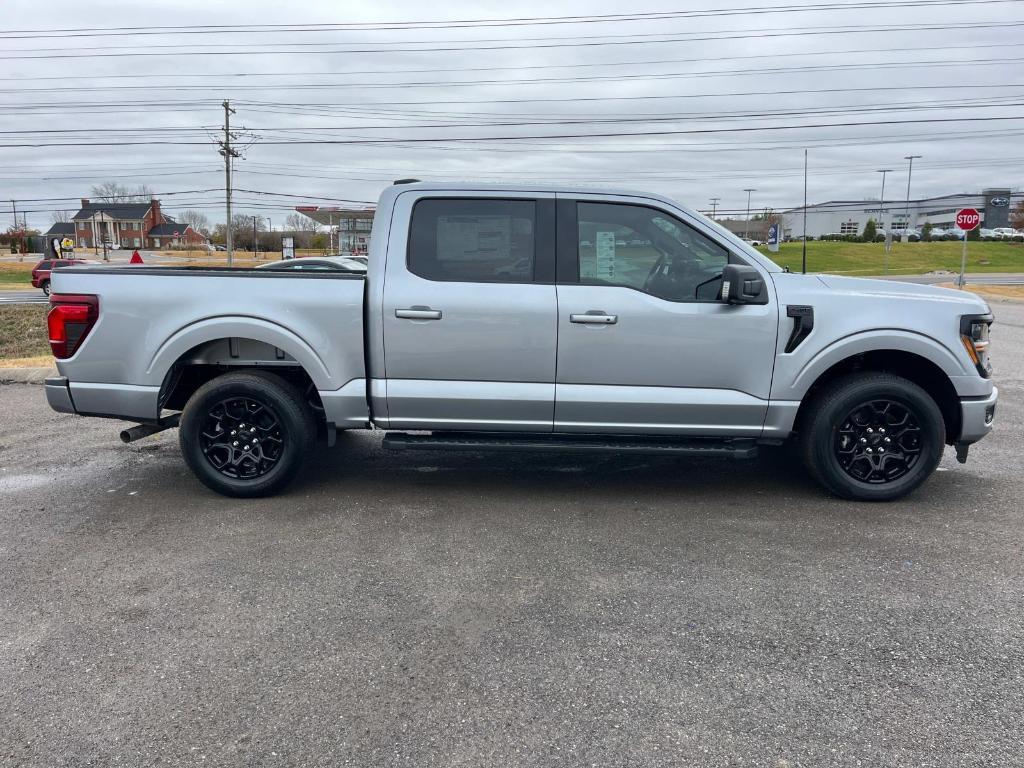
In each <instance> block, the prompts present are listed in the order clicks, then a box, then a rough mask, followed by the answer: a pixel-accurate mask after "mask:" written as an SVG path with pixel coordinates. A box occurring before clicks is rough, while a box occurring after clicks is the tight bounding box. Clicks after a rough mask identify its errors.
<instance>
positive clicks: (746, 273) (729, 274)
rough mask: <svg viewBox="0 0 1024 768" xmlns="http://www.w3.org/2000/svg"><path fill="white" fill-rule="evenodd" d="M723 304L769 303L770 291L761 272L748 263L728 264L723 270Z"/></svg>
mask: <svg viewBox="0 0 1024 768" xmlns="http://www.w3.org/2000/svg"><path fill="white" fill-rule="evenodd" d="M721 296H722V298H721V301H722V303H723V304H767V303H768V291H767V289H766V287H765V284H764V278H763V277H762V276H761V273H760V272H758V271H757V270H756V269H754V268H753V267H748V266H747V265H746V264H726V265H725V268H724V269H723V270H722V294H721Z"/></svg>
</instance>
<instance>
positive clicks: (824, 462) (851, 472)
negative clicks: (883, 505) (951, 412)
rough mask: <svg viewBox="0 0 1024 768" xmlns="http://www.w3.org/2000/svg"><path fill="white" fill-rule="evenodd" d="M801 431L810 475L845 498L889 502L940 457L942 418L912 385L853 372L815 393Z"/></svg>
mask: <svg viewBox="0 0 1024 768" xmlns="http://www.w3.org/2000/svg"><path fill="white" fill-rule="evenodd" d="M810 405H811V411H810V413H809V414H808V415H807V418H805V419H804V423H803V424H802V425H801V430H800V447H801V454H802V456H803V460H804V464H805V465H806V466H807V469H808V471H809V472H810V474H811V476H812V477H814V479H815V480H817V481H818V482H819V483H820V484H822V485H823V486H825V487H826V488H827V489H828V490H830V491H832V492H833V493H835V494H836V495H837V496H841V497H843V498H844V499H856V500H860V501H892V500H894V499H899V498H902V497H903V496H906V495H907V494H908V493H910V492H911V491H913V490H914V489H916V488H917V487H918V486H919V485H921V483H923V482H924V481H925V480H927V479H928V477H929V476H930V475H931V474H932V472H934V471H935V468H936V467H937V466H938V464H939V461H940V459H941V458H942V450H943V443H944V440H945V434H946V429H945V424H944V422H943V419H942V412H941V411H940V410H939V407H938V405H936V403H935V401H934V400H933V399H932V398H931V396H930V395H929V394H928V393H927V392H925V391H924V390H923V389H921V387H919V386H918V385H917V384H914V383H913V382H912V381H909V380H907V379H904V378H902V377H900V376H895V375H892V374H888V373H871V372H865V373H855V374H850V375H848V376H844V377H842V378H840V379H837V380H835V381H833V382H831V383H830V384H828V385H826V386H825V388H824V389H823V390H822V391H821V392H820V393H819V394H818V395H817V397H816V398H815V399H814V401H813V402H812V403H811V404H810Z"/></svg>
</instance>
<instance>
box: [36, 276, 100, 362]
mask: <svg viewBox="0 0 1024 768" xmlns="http://www.w3.org/2000/svg"><path fill="white" fill-rule="evenodd" d="M99 316H100V301H99V297H97V296H91V295H85V294H67V293H62V294H58V293H54V294H51V296H50V312H49V314H47V315H46V327H47V329H48V330H49V332H50V349H52V350H53V356H54V357H56V358H57V359H58V360H63V359H65V358H68V357H71V356H72V355H73V354H75V350H77V349H78V347H79V346H80V345H81V344H82V341H83V339H85V337H86V335H87V334H88V333H89V329H91V328H92V327H93V325H95V324H96V320H98V319H99Z"/></svg>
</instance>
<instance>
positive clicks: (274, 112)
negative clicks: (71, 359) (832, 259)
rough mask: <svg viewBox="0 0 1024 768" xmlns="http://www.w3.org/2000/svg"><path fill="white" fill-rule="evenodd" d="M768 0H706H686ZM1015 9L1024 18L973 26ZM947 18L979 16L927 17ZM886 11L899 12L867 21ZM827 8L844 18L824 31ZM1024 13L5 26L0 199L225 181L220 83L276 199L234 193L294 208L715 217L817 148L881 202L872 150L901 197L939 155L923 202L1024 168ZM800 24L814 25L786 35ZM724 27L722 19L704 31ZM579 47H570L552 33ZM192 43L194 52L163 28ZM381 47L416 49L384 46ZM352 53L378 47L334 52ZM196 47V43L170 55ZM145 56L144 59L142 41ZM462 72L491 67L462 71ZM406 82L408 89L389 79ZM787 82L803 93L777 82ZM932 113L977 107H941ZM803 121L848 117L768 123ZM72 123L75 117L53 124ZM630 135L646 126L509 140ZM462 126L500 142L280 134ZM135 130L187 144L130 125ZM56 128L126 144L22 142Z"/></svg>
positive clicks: (240, 205)
mask: <svg viewBox="0 0 1024 768" xmlns="http://www.w3.org/2000/svg"><path fill="white" fill-rule="evenodd" d="M855 1H856V0H847V2H855ZM765 3H772V4H775V5H782V4H783V3H782V2H781V0H765ZM754 4H755V3H754V2H753V1H752V2H750V3H747V2H743V3H740V2H737V0H733V2H731V3H730V2H721V1H716V0H707V1H706V2H702V3H700V4H699V5H696V6H693V8H697V7H699V8H718V9H729V8H736V7H739V6H751V5H754ZM686 9H687V8H686V7H684V8H683V10H686ZM5 10H6V11H7V13H6V16H7V24H6V28H7V29H8V30H46V29H56V28H65V29H66V28H77V27H96V26H103V27H122V26H123V27H142V26H156V25H215V24H238V23H240V22H242V21H244V22H246V23H259V24H301V23H335V24H345V23H354V22H382V21H392V22H408V21H418V20H423V19H430V20H445V19H479V18H509V17H537V16H551V15H554V14H558V15H568V14H581V15H591V16H592V15H597V14H621V13H624V12H628V11H625V10H624V8H623V6H622V4H621V3H612V2H599V3H595V2H588V3H583V2H570V3H559V4H550V3H547V4H545V3H538V2H514V1H513V2H506V3H502V4H500V5H497V4H494V5H488V6H487V7H486V8H481V6H480V4H479V3H468V2H447V3H441V4H435V5H433V6H424V5H423V4H422V3H412V2H404V1H403V2H391V3H387V4H379V3H364V2H360V3H345V4H338V3H335V2H330V1H329V0H319V1H317V0H311V1H307V2H303V3H301V4H294V5H292V6H288V5H285V4H278V3H274V4H265V5H260V4H253V3H249V2H246V3H241V2H221V3H217V4H212V3H208V2H207V3H199V2H175V3H159V2H158V3H145V4H137V3H129V2H111V1H110V0H108V1H107V2H99V3H89V4H81V3H75V2H70V1H69V0H53V1H51V2H47V3H39V2H35V3H29V2H24V1H22V0H19V1H18V2H14V3H7V4H6V8H5ZM673 10H678V7H676V8H673V7H672V6H671V5H669V4H664V3H656V4H652V5H649V6H644V7H642V8H638V9H637V12H638V13H643V12H656V11H673ZM1012 22H1020V24H1019V25H1017V26H981V25H1008V24H1011V23H1012ZM950 25H966V26H954V28H951V29H935V28H934V27H938V26H950ZM872 26H888V27H898V28H899V29H898V30H897V31H879V30H868V31H865V30H867V29H868V28H869V27H872ZM826 28H827V29H831V30H833V31H835V32H840V33H839V34H821V32H822V31H825V29H826ZM1022 30H1024V8H1021V5H1020V4H1019V3H1011V2H1006V3H972V4H964V5H942V6H938V5H933V6H917V7H896V6H891V7H876V8H872V9H867V10H865V9H857V10H818V11H808V12H802V13H777V14H756V15H755V14H745V15H730V16H724V17H722V16H717V17H716V16H707V17H703V18H687V19H679V18H671V19H661V20H643V21H617V22H614V23H579V24H564V25H563V24H558V25H551V24H548V25H518V26H487V27H476V28H469V29H466V28H435V29H414V30H395V31H390V30H388V31H383V30H379V31H369V30H355V31H303V32H284V31H274V32H272V33H261V32H244V33H238V34H192V35H183V34H166V35H144V36H131V35H123V36H115V37H57V38H43V39H39V38H32V39H15V37H14V34H13V33H11V32H6V33H3V34H0V57H3V58H0V61H3V66H2V67H0V71H2V73H3V74H2V75H0V78H2V82H0V105H2V106H0V130H2V131H4V133H3V134H0V145H3V146H0V200H9V199H11V198H16V199H19V200H22V201H26V202H23V203H21V204H20V207H21V208H23V209H28V210H31V211H32V213H30V214H29V220H30V223H33V224H35V225H38V226H46V225H48V223H49V218H50V213H49V210H50V209H53V208H74V207H75V201H74V200H68V201H65V202H62V201H50V200H36V201H31V200H30V199H31V198H62V197H68V198H75V199H77V198H78V197H81V196H88V189H89V186H90V185H91V184H92V183H94V182H100V181H104V180H110V179H112V180H118V181H121V182H122V183H125V184H128V185H135V184H140V183H146V184H148V185H149V186H150V187H152V188H153V189H154V190H156V191H158V192H161V193H171V192H178V191H186V190H207V189H213V190H218V189H219V188H220V187H221V186H222V184H223V166H222V165H221V161H220V157H219V156H218V155H217V153H216V148H215V147H214V145H213V139H214V137H215V132H216V130H217V128H218V126H219V125H220V123H221V119H222V111H221V109H220V107H219V106H218V105H219V102H220V101H221V100H222V99H224V98H230V99H232V101H233V103H234V104H235V107H236V109H237V114H236V115H235V116H234V117H233V120H234V121H235V124H236V125H238V126H239V129H240V130H241V131H242V132H243V134H244V136H243V138H242V142H243V144H247V145H248V146H247V148H246V150H245V157H244V159H242V160H240V161H239V162H238V163H237V165H236V185H237V186H238V187H239V188H241V189H247V190H258V191H265V192H270V193H274V194H270V195H256V194H253V193H249V192H245V193H239V195H238V198H237V200H236V208H237V210H238V211H239V212H242V213H253V214H258V215H264V216H271V217H272V218H273V219H274V220H275V222H276V223H280V222H281V221H282V220H283V217H284V216H285V215H286V213H287V212H288V211H289V210H290V208H291V206H293V205H295V204H297V203H300V202H302V200H301V199H300V198H299V197H297V198H286V197H279V196H275V195H281V194H287V195H296V196H305V197H308V198H309V201H310V202H318V201H319V202H323V203H326V202H328V200H326V199H324V200H319V198H331V199H350V200H373V199H375V198H376V195H377V194H378V193H379V191H380V190H381V188H382V187H384V186H385V185H386V184H388V183H390V181H391V180H393V179H395V178H400V177H409V176H413V177H419V178H437V179H487V180H502V179H506V180H515V181H520V180H523V179H527V180H534V179H536V180H542V179H543V180H556V181H557V180H569V181H573V182H585V183H588V184H595V185H603V186H609V185H612V186H626V187H632V188H640V189H647V190H651V191H655V192H660V193H664V194H668V195H671V196H673V197H675V198H677V199H679V200H681V201H682V202H684V203H686V204H689V205H692V206H694V207H698V208H702V209H703V208H706V207H708V205H709V203H708V201H709V199H710V198H711V197H712V196H714V197H718V198H721V200H720V202H719V210H720V211H721V210H729V209H732V210H742V209H743V208H744V207H745V205H746V195H745V194H744V193H743V191H742V190H743V189H744V188H745V187H754V188H756V189H757V192H755V193H754V195H753V206H754V208H755V209H759V208H761V207H763V206H766V205H767V206H772V207H776V208H783V207H786V206H790V205H795V204H798V203H799V202H800V199H801V195H802V163H803V150H804V147H805V146H808V147H810V158H811V177H810V198H811V200H812V201H822V200H826V199H837V198H858V197H870V196H877V195H878V186H879V176H878V174H877V173H875V169H877V168H893V169H895V172H894V173H893V174H891V175H890V176H889V182H888V184H890V185H891V186H889V187H887V195H886V196H887V198H889V199H902V197H903V196H904V195H905V194H906V187H905V185H906V161H905V160H904V159H903V158H904V156H905V155H908V154H912V153H913V154H920V155H923V156H924V158H923V159H922V160H920V161H917V162H916V163H915V166H914V180H913V181H914V184H913V194H914V196H924V195H930V194H945V193H950V192H958V191H967V190H978V189H981V188H982V187H987V186H1005V185H1009V186H1012V187H1017V188H1019V187H1020V186H1021V185H1022V184H1024V172H1022V171H1024V142H1022V140H1021V133H1022V132H1024V110H1022V108H1021V104H1022V102H1024V75H1022V74H1020V73H1021V72H1024V67H1021V63H1020V60H1021V58H1022V57H1024V39H1022V36H1021V31H1022ZM807 32H813V34H796V35H794V34H792V33H807ZM645 36H646V37H645ZM714 37H717V38H725V39H706V38H714ZM539 38H556V39H547V40H540V39H539ZM666 39H670V40H671V41H670V42H650V41H652V40H666ZM641 40H642V41H644V42H638V41H641ZM410 41H422V42H410ZM472 41H491V42H472ZM562 42H570V43H575V45H573V46H571V47H558V46H559V44H560V43H562ZM582 43H586V44H585V45H584V44H582ZM595 43H605V44H600V45H599V44H595ZM607 43H615V44H611V45H609V44H607ZM182 45H187V46H190V47H189V48H186V49H182V48H174V47H171V48H159V47H157V46H182ZM503 46H518V47H514V48H512V47H503ZM375 48H377V49H379V48H401V49H403V50H401V51H387V52H385V51H381V52H372V53H371V52H366V51H367V49H375ZM467 48H477V50H466V49H467ZM352 49H356V50H361V51H363V52H360V53H356V52H348V53H346V52H339V51H350V50H352ZM410 49H420V50H410ZM444 49H452V50H444ZM181 50H187V51H190V52H189V53H188V54H187V55H184V54H178V55H173V52H175V51H181ZM225 51H232V52H234V53H233V54H232V55H226V54H225V53H224V52H225ZM133 52H137V53H144V54H146V55H143V56H130V55H124V54H129V53H133ZM96 54H99V55H96ZM115 54H116V55H115ZM153 54H159V55H153ZM12 56H39V57H46V58H31V59H26V58H10V57H12ZM56 57H61V58H56ZM637 62H651V63H637ZM906 64H914V65H915V66H902V65H906ZM527 68H528V69H527ZM413 70H432V71H413ZM261 73H274V74H271V75H268V76H261ZM323 73H331V74H323ZM47 78H48V79H47ZM466 81H492V82H483V83H476V84H460V83H465V82H466ZM493 81H498V82H493ZM501 81H507V82H501ZM529 81H532V82H529ZM411 83H417V84H416V85H412V84H411ZM395 84H398V85H401V87H388V86H392V85H395ZM402 84H404V85H402ZM114 86H117V87H118V90H90V89H100V88H102V89H105V88H110V87H114ZM982 86H984V87H982ZM39 89H50V90H39ZM781 91H785V92H788V93H775V92H781ZM808 91H815V92H814V93H808ZM800 92H802V93H800ZM730 94H731V95H730ZM72 105H77V106H72ZM114 105H116V106H114ZM147 105H152V106H147ZM1006 118H1013V119H1006ZM936 119H941V120H947V121H948V120H954V119H956V120H959V121H960V122H927V121H931V120H936ZM616 121H618V122H616ZM910 121H924V122H910ZM496 123H497V124H496ZM501 123H532V124H529V125H501ZM556 123H557V124H556ZM840 123H862V124H863V125H855V126H847V127H841V126H838V125H836V124H840ZM435 124H440V125H439V126H438V127H431V126H432V125H435ZM800 124H814V125H819V126H834V127H815V128H806V129H799V130H792V129H785V130H751V129H765V128H771V127H776V128H777V127H785V126H793V125H800ZM389 126H393V127H389ZM411 126H416V127H411ZM440 126H445V127H440ZM68 129H73V130H77V131H81V133H68V134H61V133H43V132H42V131H48V130H49V131H60V130H68ZM96 129H103V132H99V131H97V130H96ZM110 129H130V130H129V131H125V132H124V133H111V132H110ZM140 129H145V130H140ZM735 129H743V130H742V131H736V130H735ZM136 131H138V132H136ZM693 131H707V132H706V133H692V132H693ZM18 132H27V133H18ZM615 132H618V133H627V134H638V135H633V136H622V137H610V136H609V137H591V138H575V137H574V138H548V139H530V140H521V141H517V140H514V139H511V138H508V137H515V136H554V135H558V136H561V135H566V134H573V135H577V134H604V133H615ZM652 132H659V133H660V134H661V135H650V134H651V133H652ZM671 132H677V133H671ZM688 132H690V133H688ZM451 137H463V138H467V139H470V138H479V137H496V138H494V139H492V140H487V141H472V142H458V141H445V142H441V143H427V142H424V141H416V142H410V143H372V144H346V143H332V144H323V143H317V144H293V143H287V144H278V143H274V142H295V141H324V140H332V141H339V142H343V141H351V140H353V139H366V140H375V141H380V140H385V139H386V140H395V139H403V140H410V139H417V140H424V139H438V138H444V139H449V138H451ZM141 140H161V141H166V142H169V143H164V144H144V145H134V144H132V143H131V142H135V141H141ZM58 142H70V143H96V142H109V143H113V144H115V145H114V146H67V147H58V146H46V147H16V146H10V145H15V144H29V143H43V144H54V143H58ZM183 142H194V143H183ZM890 190H891V192H890ZM220 198H221V195H220V193H219V192H218V191H212V192H192V193H190V194H184V195H170V194H165V195H164V201H165V208H167V209H168V210H170V211H174V210H181V209H183V208H196V209H199V210H203V211H204V212H206V213H207V214H208V215H209V216H210V217H211V218H212V219H214V220H223V207H222V204H221V202H220ZM10 218H11V217H10V211H9V209H8V210H4V211H3V212H2V213H0V226H6V224H7V223H9V222H10Z"/></svg>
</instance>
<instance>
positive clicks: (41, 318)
mask: <svg viewBox="0 0 1024 768" xmlns="http://www.w3.org/2000/svg"><path fill="white" fill-rule="evenodd" d="M48 309H49V307H48V306H47V305H46V304H15V305H10V306H0V360H6V359H12V358H13V359H20V358H29V357H43V356H45V357H46V358H47V363H46V365H49V364H50V363H52V361H53V358H52V357H51V356H50V344H49V341H48V339H47V334H46V312H47V310H48Z"/></svg>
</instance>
